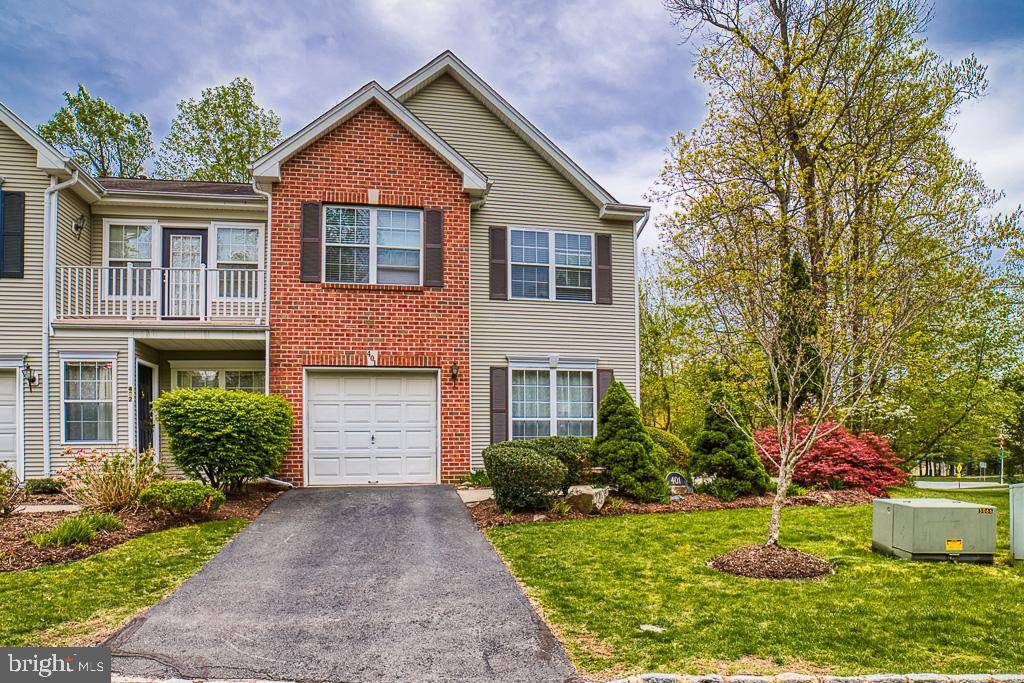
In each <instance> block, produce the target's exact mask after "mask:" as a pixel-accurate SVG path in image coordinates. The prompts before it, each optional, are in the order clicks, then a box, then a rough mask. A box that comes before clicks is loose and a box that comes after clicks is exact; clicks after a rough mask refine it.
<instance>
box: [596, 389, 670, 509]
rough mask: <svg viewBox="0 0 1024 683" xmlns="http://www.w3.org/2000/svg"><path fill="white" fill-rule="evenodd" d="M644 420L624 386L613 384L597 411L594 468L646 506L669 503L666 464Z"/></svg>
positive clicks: (623, 491)
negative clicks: (655, 446) (598, 469)
mask: <svg viewBox="0 0 1024 683" xmlns="http://www.w3.org/2000/svg"><path fill="white" fill-rule="evenodd" d="M663 457H664V456H662V455H660V454H659V453H658V451H657V450H656V449H655V448H654V441H652V440H651V437H650V435H649V434H648V433H647V430H646V429H644V425H643V422H642V421H641V420H640V411H639V410H638V409H637V407H636V404H635V403H633V397H632V396H630V395H629V392H628V391H626V387H625V385H623V384H622V382H618V381H616V382H612V385H611V386H610V387H609V388H608V393H606V394H605V396H604V400H602V401H601V407H600V408H599V409H598V411H597V439H596V440H595V441H594V464H596V465H600V466H602V467H604V468H605V477H606V478H607V480H608V483H610V484H611V485H612V486H614V487H615V488H617V489H618V490H619V491H620V492H621V493H624V494H626V495H628V496H631V497H632V498H634V499H636V500H638V501H640V502H643V503H655V502H658V503H660V502H665V501H667V500H668V495H669V489H668V484H667V483H666V482H665V462H664V460H663V459H662V458H663Z"/></svg>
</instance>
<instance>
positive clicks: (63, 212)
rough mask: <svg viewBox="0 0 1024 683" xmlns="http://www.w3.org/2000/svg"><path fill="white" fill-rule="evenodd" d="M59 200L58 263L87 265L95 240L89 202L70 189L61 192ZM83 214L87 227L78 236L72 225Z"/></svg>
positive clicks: (63, 264) (62, 264) (61, 264)
mask: <svg viewBox="0 0 1024 683" xmlns="http://www.w3.org/2000/svg"><path fill="white" fill-rule="evenodd" d="M57 201H58V205H57V265H58V266H87V265H89V263H90V262H89V259H90V258H91V255H92V242H93V231H92V230H91V229H90V223H91V220H90V216H91V211H90V209H89V204H87V203H86V202H84V201H82V199H81V198H80V197H79V196H78V195H76V194H74V193H73V192H71V191H70V190H63V191H62V192H59V193H58V196H57ZM83 214H84V215H85V228H84V229H83V230H82V232H81V234H79V235H78V236H77V237H76V236H75V231H74V228H73V227H72V226H73V225H74V223H75V221H77V220H78V217H79V216H81V215H83Z"/></svg>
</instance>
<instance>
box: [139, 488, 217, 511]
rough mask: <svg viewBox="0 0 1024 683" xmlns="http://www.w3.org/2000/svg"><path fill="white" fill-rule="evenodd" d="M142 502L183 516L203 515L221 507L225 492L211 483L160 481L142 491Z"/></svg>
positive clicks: (147, 505) (150, 506)
mask: <svg viewBox="0 0 1024 683" xmlns="http://www.w3.org/2000/svg"><path fill="white" fill-rule="evenodd" d="M139 500H140V502H141V503H142V504H143V505H145V506H146V507H149V508H154V509H156V510H163V511H164V512H166V513H168V514H171V515H175V516H181V517H202V516H205V515H208V514H210V513H211V512H212V511H214V510H216V509H217V508H219V507H220V506H221V505H222V504H223V503H224V501H225V500H226V498H225V496H224V494H223V493H222V492H221V491H219V490H218V489H215V488H213V487H212V486H210V485H209V484H207V483H205V482H202V481H196V480H195V479H190V480H188V481H158V482H154V483H153V484H150V486H149V488H147V489H146V490H145V491H143V492H142V496H141V497H140V498H139Z"/></svg>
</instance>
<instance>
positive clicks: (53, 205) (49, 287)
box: [42, 170, 78, 477]
mask: <svg viewBox="0 0 1024 683" xmlns="http://www.w3.org/2000/svg"><path fill="white" fill-rule="evenodd" d="M56 180H57V179H56V178H53V177H52V176H51V178H50V187H48V188H46V190H44V191H43V301H44V302H45V305H44V306H43V358H42V365H43V476H45V477H48V476H50V462H51V460H52V458H51V454H52V449H53V444H52V443H51V441H52V440H51V438H50V429H51V425H50V322H51V321H52V320H53V313H54V309H55V306H56V297H55V296H54V289H53V286H54V281H55V280H56V278H57V213H58V211H57V209H58V206H59V199H58V197H57V193H58V192H60V191H61V190H63V189H65V188H68V187H71V186H72V185H74V184H75V183H77V182H78V171H77V170H75V171H72V172H71V177H70V178H69V179H67V180H65V181H64V182H62V183H57V182H56Z"/></svg>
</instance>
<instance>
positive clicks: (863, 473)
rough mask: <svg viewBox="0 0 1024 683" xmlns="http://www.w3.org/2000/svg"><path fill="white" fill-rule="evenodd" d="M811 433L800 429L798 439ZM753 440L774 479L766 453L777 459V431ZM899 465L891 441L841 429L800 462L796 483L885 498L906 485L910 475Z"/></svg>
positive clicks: (765, 432) (821, 428)
mask: <svg viewBox="0 0 1024 683" xmlns="http://www.w3.org/2000/svg"><path fill="white" fill-rule="evenodd" d="M833 427H836V425H835V423H834V422H824V423H822V424H821V425H820V426H819V427H818V429H819V431H822V432H824V431H828V430H829V429H832V428H833ZM809 429H810V427H808V426H807V425H801V426H800V427H798V428H797V434H798V436H799V438H803V437H804V436H806V435H807V432H808V431H809ZM754 438H755V439H756V440H757V444H758V446H759V448H758V453H759V454H760V455H761V459H762V460H764V464H765V467H766V468H768V471H769V472H771V473H772V475H775V474H777V473H778V471H777V468H776V467H775V466H774V465H773V464H772V463H771V461H770V460H769V459H768V458H767V457H765V453H764V452H763V451H767V452H768V453H770V454H771V455H772V456H773V457H775V458H777V457H778V453H779V442H778V439H776V437H775V430H773V429H771V428H768V429H762V430H761V431H759V432H757V433H756V434H755V435H754ZM762 449H763V450H762ZM900 462H901V461H900V459H899V458H897V457H896V456H895V455H893V453H892V449H891V448H890V447H889V439H888V438H886V437H884V436H879V435H877V434H872V433H871V432H863V433H861V434H858V435H856V436H854V435H853V434H850V432H848V431H846V429H845V428H843V427H842V426H839V427H836V428H835V430H834V431H833V432H832V433H831V434H829V435H828V436H826V437H825V438H823V439H819V440H818V441H816V442H815V444H814V446H812V447H811V450H810V451H808V452H807V454H806V455H804V456H803V457H802V458H800V461H799V462H797V465H796V471H795V472H794V474H793V481H794V482H796V483H797V484H800V485H802V486H832V487H835V486H837V485H841V486H842V487H844V488H860V489H864V490H865V491H867V492H869V493H873V494H875V495H882V494H884V493H885V491H886V489H888V488H890V487H892V486H901V485H902V484H905V483H906V481H907V478H908V475H907V473H906V472H905V471H903V470H902V469H901V468H900V466H899V464H900Z"/></svg>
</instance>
